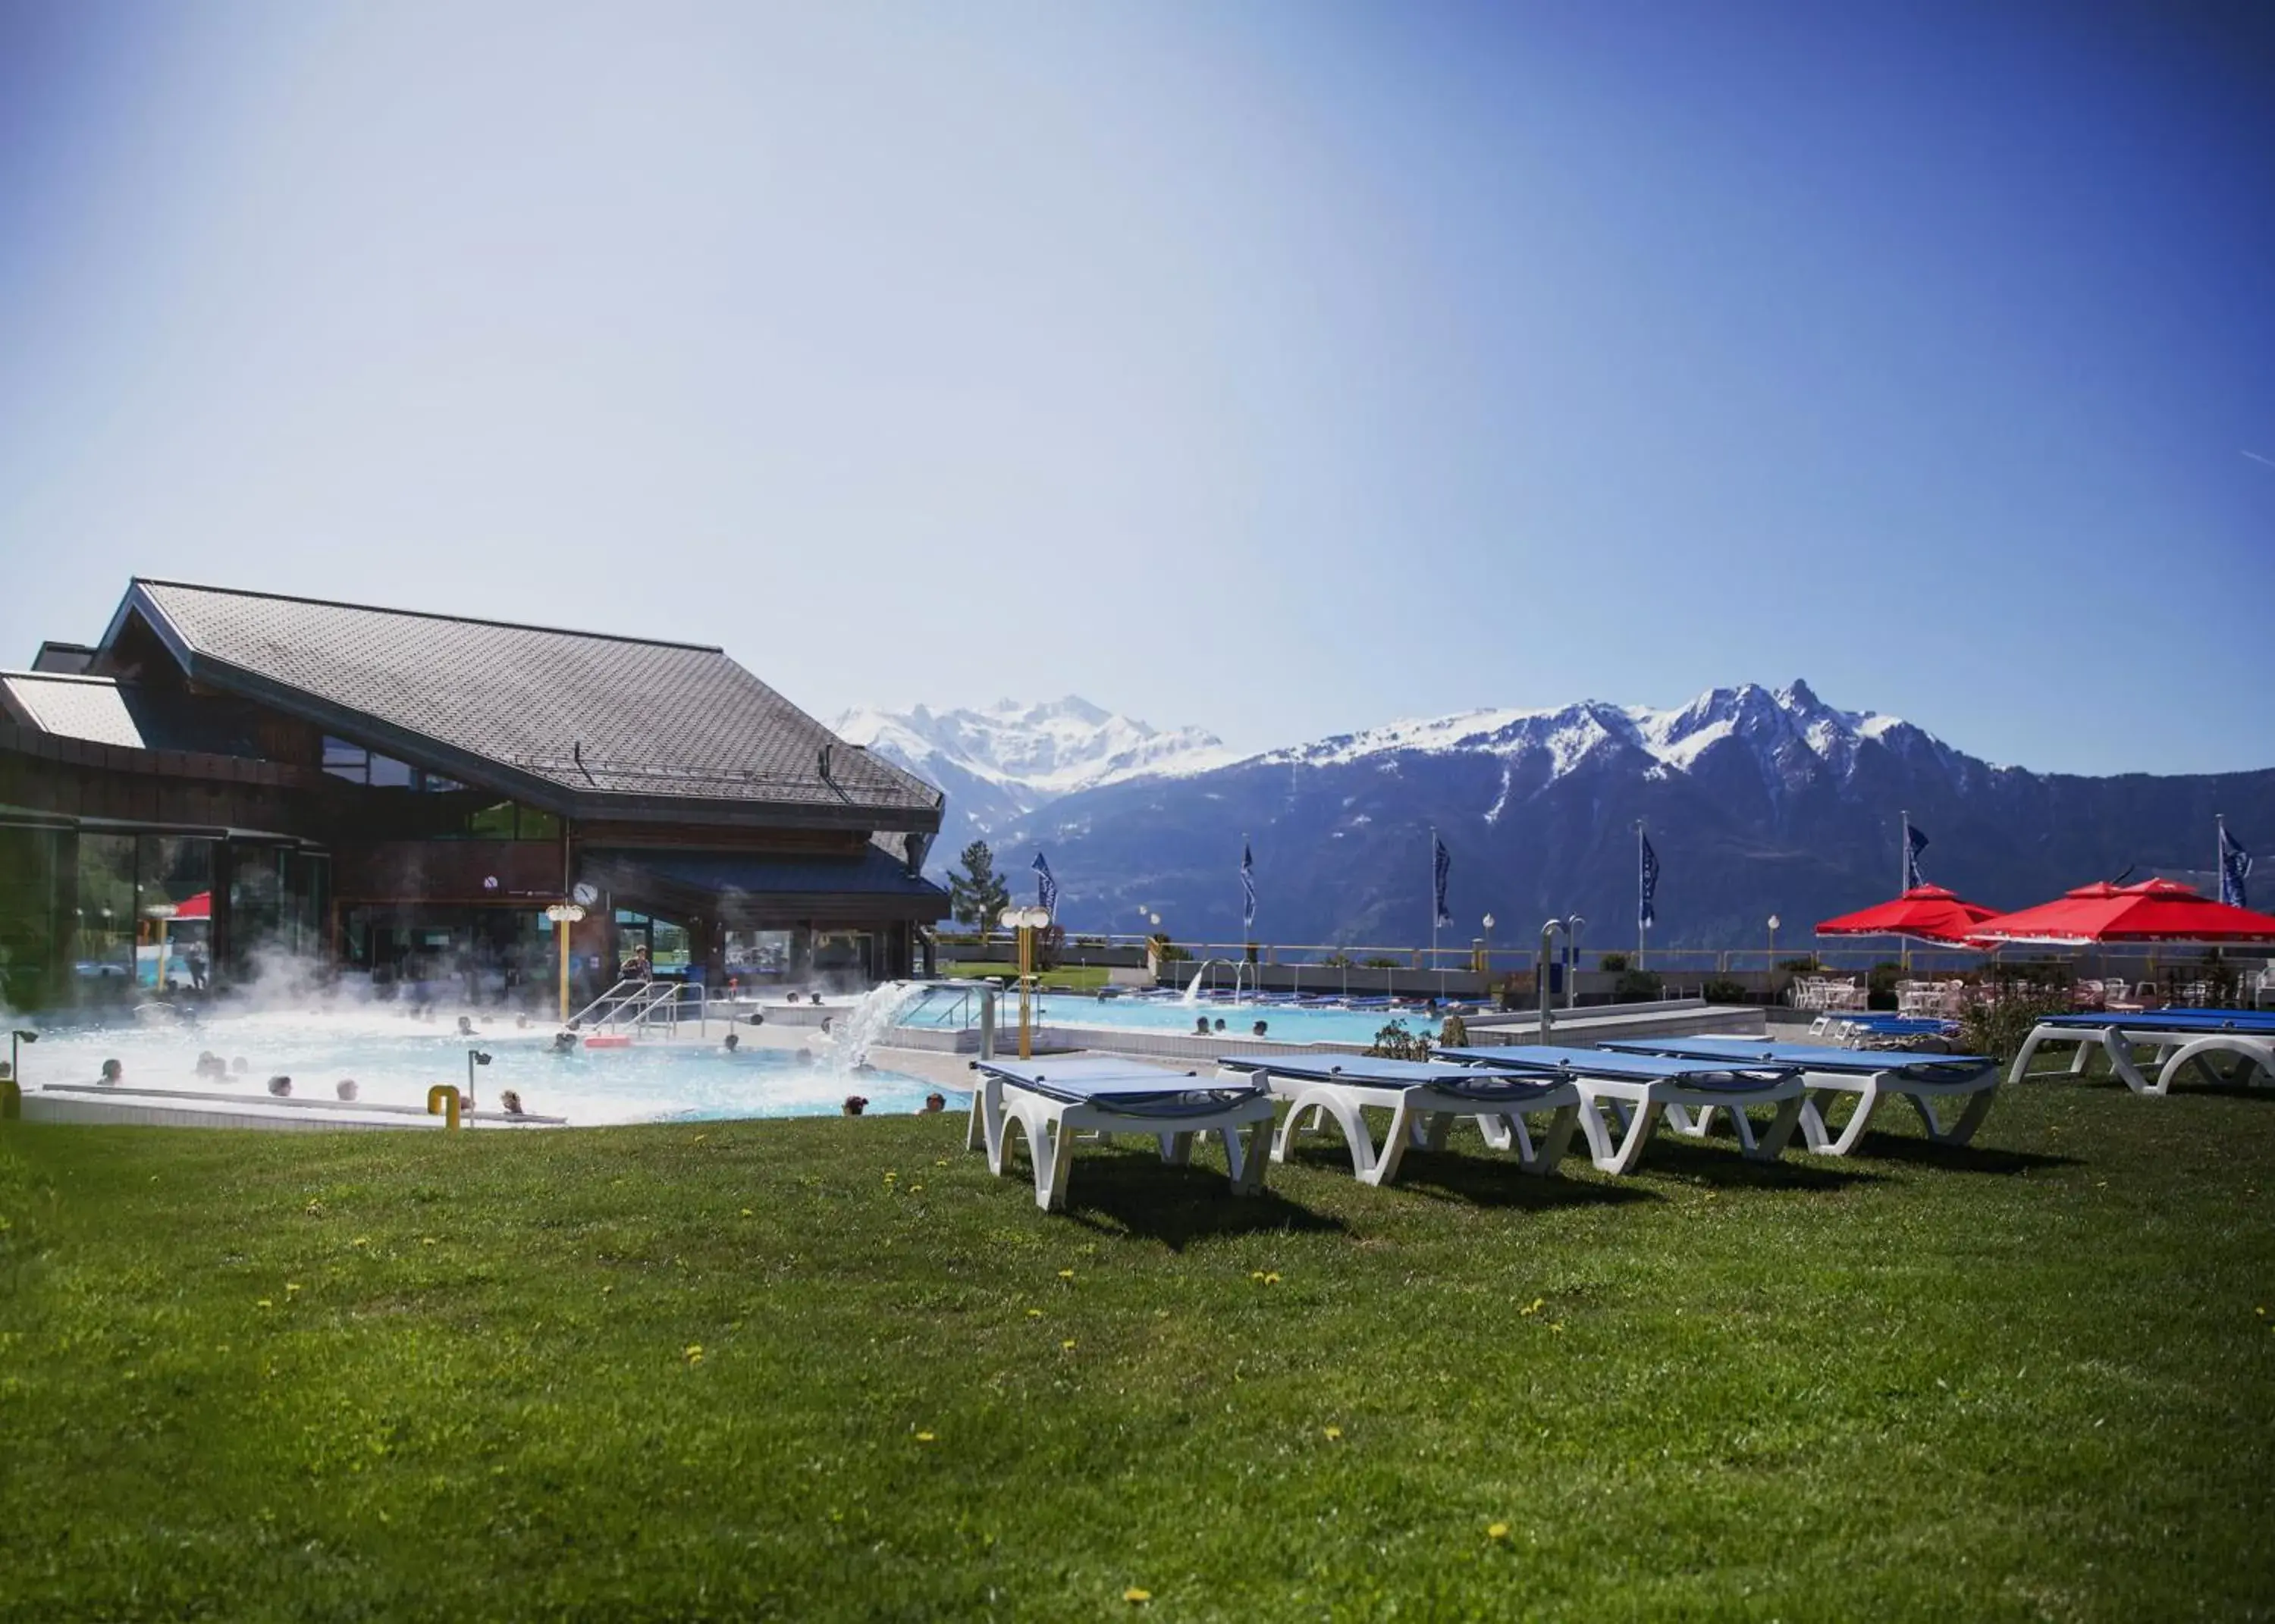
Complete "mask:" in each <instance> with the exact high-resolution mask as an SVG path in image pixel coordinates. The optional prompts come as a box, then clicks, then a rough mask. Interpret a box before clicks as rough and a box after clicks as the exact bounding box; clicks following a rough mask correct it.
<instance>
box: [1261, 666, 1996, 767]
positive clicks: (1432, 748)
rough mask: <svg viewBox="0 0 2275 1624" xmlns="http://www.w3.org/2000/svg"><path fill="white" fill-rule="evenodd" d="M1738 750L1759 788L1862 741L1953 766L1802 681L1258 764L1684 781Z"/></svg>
mask: <svg viewBox="0 0 2275 1624" xmlns="http://www.w3.org/2000/svg"><path fill="white" fill-rule="evenodd" d="M1730 739H1735V740H1737V741H1739V742H1741V743H1742V744H1743V745H1744V746H1745V748H1746V749H1747V751H1748V752H1749V753H1750V755H1751V756H1752V757H1753V758H1754V759H1755V760H1756V761H1757V763H1758V765H1759V766H1760V767H1761V769H1762V772H1763V774H1764V777H1765V781H1766V782H1772V783H1776V782H1795V781H1798V780H1801V779H1804V778H1806V777H1808V776H1809V775H1810V774H1813V773H1816V772H1818V771H1821V770H1830V771H1833V772H1834V773H1836V774H1843V775H1845V774H1849V773H1852V772H1854V771H1855V769H1856V752H1857V750H1858V748H1859V747H1860V746H1861V745H1862V744H1864V743H1865V742H1866V741H1868V740H1870V741H1872V742H1874V743H1883V744H1893V746H1894V747H1896V748H1899V749H1901V750H1905V751H1909V750H1912V749H1915V748H1916V749H1919V750H1922V751H1924V752H1928V753H1930V754H1933V755H1936V756H1938V757H1939V759H1955V758H1954V756H1953V752H1951V751H1950V750H1949V749H1948V747H1947V746H1946V745H1945V744H1942V742H1941V741H1939V740H1938V739H1936V738H1934V737H1933V736H1931V735H1929V734H1927V733H1924V732H1923V731H1921V730H1920V729H1917V728H1915V727H1913V726H1912V725H1911V723H1909V722H1908V721H1901V720H1899V719H1898V718H1896V717H1893V716H1881V715H1878V714H1875V713H1873V712H1871V711H1841V710H1835V709H1834V708H1833V706H1829V705H1827V704H1825V702H1824V701H1823V700H1821V699H1818V697H1817V695H1816V694H1815V693H1814V692H1812V691H1810V686H1809V684H1807V683H1804V682H1800V681H1795V683H1794V684H1793V685H1792V686H1790V687H1788V688H1780V689H1775V690H1771V689H1767V688H1763V687H1761V686H1759V685H1757V684H1753V683H1747V684H1742V685H1741V686H1739V687H1736V688H1716V689H1712V690H1710V691H1707V692H1705V693H1702V694H1700V695H1699V696H1698V697H1697V699H1693V700H1691V701H1690V703H1689V704H1688V705H1685V706H1682V707H1680V708H1679V709H1675V710H1657V709H1653V708H1652V707H1651V706H1643V705H1629V706H1617V705H1607V704H1606V703H1604V702H1603V701H1602V700H1600V699H1586V700H1583V701H1581V702H1580V703H1579V704H1576V705H1568V706H1563V707H1562V708H1561V709H1559V710H1479V711H1464V712H1461V713H1459V714H1455V715H1451V716H1438V717H1432V718H1430V719H1428V720H1425V721H1401V722H1393V723H1390V724H1389V725H1387V726H1386V727H1380V728H1373V729H1368V730H1367V731H1365V732H1364V733H1347V734H1343V735H1341V736H1337V737H1334V738H1328V739H1322V740H1319V742H1318V743H1316V744H1303V745H1298V746H1296V748H1294V749H1291V750H1281V751H1274V752H1270V753H1268V754H1266V755H1265V756H1262V757H1259V758H1258V759H1260V760H1263V761H1286V762H1300V763H1303V764H1304V765H1306V766H1314V767H1318V766H1326V765H1330V764H1334V763H1338V762H1349V761H1357V760H1360V759H1364V758H1365V757H1368V756H1386V755H1398V754H1402V753H1407V752H1415V753H1438V754H1445V753H1449V752H1478V753H1482V754H1486V755H1493V756H1497V757H1500V759H1503V760H1506V761H1508V762H1510V763H1512V764H1514V763H1518V762H1531V761H1538V762H1541V763H1543V764H1545V765H1546V768H1547V772H1548V775H1549V776H1550V777H1551V778H1554V777H1561V775H1563V774H1567V773H1569V772H1573V771H1575V770H1576V769H1578V768H1579V767H1582V766H1583V765H1584V764H1585V763H1586V762H1587V761H1588V760H1589V759H1591V758H1592V757H1595V756H1597V755H1598V754H1599V753H1601V752H1612V753H1614V754H1616V753H1620V752H1641V753H1642V754H1644V755H1645V756H1648V757H1650V758H1651V761H1652V762H1653V763H1655V764H1656V765H1657V766H1658V767H1659V768H1660V769H1662V770H1666V771H1673V772H1679V773H1687V772H1689V770H1690V769H1691V768H1692V767H1695V766H1696V765H1697V763H1698V761H1699V760H1700V759H1701V758H1702V757H1704V755H1705V754H1706V752H1708V751H1709V750H1711V749H1712V748H1713V747H1714V746H1715V745H1717V744H1721V743H1723V742H1724V741H1725V740H1730Z"/></svg>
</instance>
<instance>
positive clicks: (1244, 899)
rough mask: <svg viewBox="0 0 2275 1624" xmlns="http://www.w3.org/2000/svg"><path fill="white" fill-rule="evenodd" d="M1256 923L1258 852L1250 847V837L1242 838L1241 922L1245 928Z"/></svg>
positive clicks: (1243, 836)
mask: <svg viewBox="0 0 2275 1624" xmlns="http://www.w3.org/2000/svg"><path fill="white" fill-rule="evenodd" d="M1255 923H1256V854H1255V853H1254V852H1252V851H1251V850H1249V849H1248V837H1247V836H1246V835H1242V836H1241V838H1240V924H1241V928H1242V929H1243V930H1245V929H1246V928H1247V927H1248V926H1250V925H1253V924H1255Z"/></svg>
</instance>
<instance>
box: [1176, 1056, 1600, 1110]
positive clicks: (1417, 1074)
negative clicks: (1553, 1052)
mask: <svg viewBox="0 0 2275 1624" xmlns="http://www.w3.org/2000/svg"><path fill="white" fill-rule="evenodd" d="M1216 1063H1217V1064H1218V1065H1220V1066H1221V1067H1223V1068H1225V1069H1227V1070H1230V1071H1244V1072H1249V1073H1257V1072H1269V1073H1271V1074H1272V1075H1273V1076H1275V1077H1289V1078H1292V1079H1294V1080H1295V1081H1296V1082H1299V1083H1348V1084H1351V1085H1352V1086H1353V1087H1355V1088H1434V1089H1437V1090H1440V1091H1442V1092H1445V1093H1449V1094H1458V1095H1461V1096H1462V1097H1463V1098H1464V1099H1484V1100H1492V1101H1503V1100H1518V1099H1535V1098H1538V1096H1540V1095H1542V1094H1545V1093H1547V1092H1548V1091H1551V1090H1552V1089H1555V1088H1558V1087H1561V1084H1558V1083H1556V1082H1553V1081H1552V1080H1551V1079H1549V1078H1547V1077H1545V1076H1542V1075H1541V1074H1540V1073H1539V1072H1538V1071H1537V1070H1531V1071H1526V1072H1523V1073H1522V1074H1515V1073H1511V1072H1508V1071H1499V1072H1496V1071H1493V1070H1492V1069H1489V1068H1485V1067H1481V1066H1463V1065H1446V1064H1441V1063H1440V1062H1439V1061H1420V1060H1388V1059H1385V1058H1382V1057H1380V1056H1378V1055H1372V1054H1221V1055H1219V1056H1218V1057H1217V1062H1216Z"/></svg>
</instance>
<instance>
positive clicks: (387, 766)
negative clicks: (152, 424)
mask: <svg viewBox="0 0 2275 1624" xmlns="http://www.w3.org/2000/svg"><path fill="white" fill-rule="evenodd" d="M371 782H373V783H374V785H376V786H378V787H380V788H382V789H409V788H411V764H410V763H409V762H408V761H397V759H395V758H394V757H393V756H382V755H379V754H377V753H374V755H373V756H372V759H371Z"/></svg>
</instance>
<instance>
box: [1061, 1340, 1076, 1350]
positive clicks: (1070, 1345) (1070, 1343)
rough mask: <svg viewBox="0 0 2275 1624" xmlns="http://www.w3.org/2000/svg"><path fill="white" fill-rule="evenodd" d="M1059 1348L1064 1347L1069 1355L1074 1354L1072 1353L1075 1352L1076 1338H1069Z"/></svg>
mask: <svg viewBox="0 0 2275 1624" xmlns="http://www.w3.org/2000/svg"><path fill="white" fill-rule="evenodd" d="M1059 1346H1060V1347H1062V1348H1065V1349H1066V1350H1067V1351H1068V1352H1069V1353H1072V1352H1073V1351H1074V1338H1072V1337H1069V1338H1067V1340H1066V1341H1063V1342H1061V1343H1060V1344H1059Z"/></svg>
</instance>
